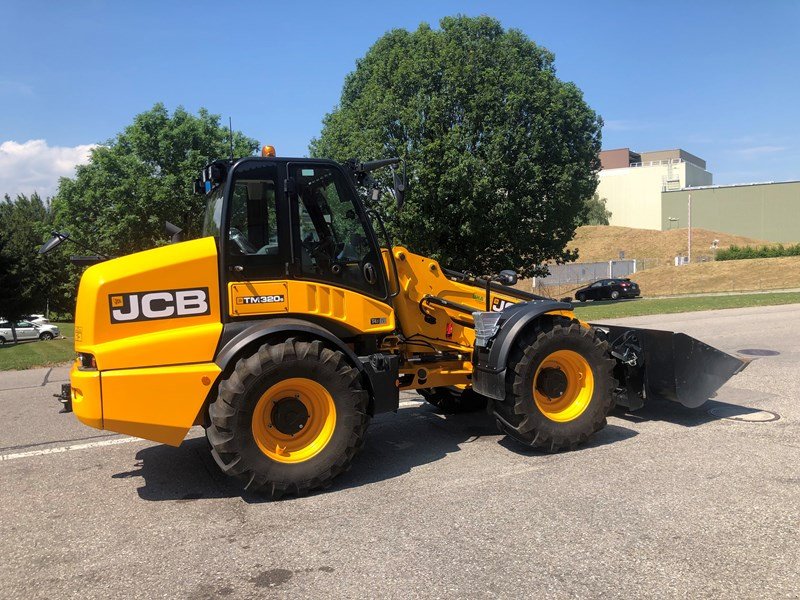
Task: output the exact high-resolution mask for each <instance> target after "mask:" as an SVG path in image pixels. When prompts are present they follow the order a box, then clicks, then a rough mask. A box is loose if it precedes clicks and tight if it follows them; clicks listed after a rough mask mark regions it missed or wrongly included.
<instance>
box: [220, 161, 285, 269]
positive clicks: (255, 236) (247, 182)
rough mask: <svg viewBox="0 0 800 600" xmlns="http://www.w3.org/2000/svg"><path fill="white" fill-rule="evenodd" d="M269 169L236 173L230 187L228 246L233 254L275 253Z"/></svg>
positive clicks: (272, 181)
mask: <svg viewBox="0 0 800 600" xmlns="http://www.w3.org/2000/svg"><path fill="white" fill-rule="evenodd" d="M271 170H272V169H259V170H258V171H259V172H257V173H250V174H248V173H244V174H241V175H239V176H237V177H236V178H235V180H234V182H233V185H232V188H231V206H230V226H229V227H228V239H229V241H230V243H229V244H228V250H229V252H230V253H231V254H234V255H265V256H277V255H278V223H277V220H276V213H277V210H276V206H277V205H276V202H277V197H278V195H277V192H276V188H277V185H276V179H277V178H276V177H274V176H272V177H269V176H267V175H270V174H269V173H265V171H271Z"/></svg>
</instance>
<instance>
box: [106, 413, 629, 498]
mask: <svg viewBox="0 0 800 600" xmlns="http://www.w3.org/2000/svg"><path fill="white" fill-rule="evenodd" d="M636 435H638V433H637V432H636V431H634V430H632V429H628V428H626V427H621V426H618V425H613V424H609V425H608V426H607V427H606V428H604V429H603V430H601V431H599V432H598V433H597V434H596V435H595V436H593V437H592V438H591V439H590V440H589V442H588V443H586V444H584V445H582V446H580V447H579V448H578V449H577V450H575V451H574V452H578V453H579V452H581V450H588V449H591V448H597V447H600V446H605V445H608V444H614V443H617V442H620V441H623V440H627V439H630V438H632V437H635V436H636ZM486 439H489V440H492V439H493V440H494V443H497V444H499V445H500V446H502V447H503V449H504V451H511V452H514V453H516V454H519V455H521V456H531V457H538V458H539V459H541V460H551V459H554V458H556V457H558V456H563V455H564V453H560V454H547V453H545V452H543V451H541V450H536V449H530V448H526V447H525V446H523V445H522V444H520V443H518V442H515V441H514V440H511V439H509V438H507V437H506V436H505V435H502V434H500V433H499V432H498V430H497V428H496V427H495V425H494V421H493V420H492V418H491V417H490V416H489V415H487V414H486V413H485V412H483V411H481V412H477V413H471V414H460V415H444V414H440V413H438V412H437V410H436V409H435V408H433V407H431V406H428V405H423V406H419V407H414V408H408V409H403V410H401V411H400V412H399V414H398V415H395V416H391V415H384V416H380V417H378V418H376V419H375V420H374V421H373V423H372V424H371V426H370V428H369V429H368V431H367V439H366V442H365V444H364V448H363V450H362V452H361V453H360V454H359V455H358V456H357V457H356V459H355V460H354V461H353V464H352V467H351V469H350V470H349V471H348V472H347V473H345V474H343V475H341V476H340V477H339V478H337V479H336V481H335V482H334V484H333V485H332V486H331V487H329V488H327V489H326V490H322V491H321V492H318V493H322V494H326V493H327V494H330V493H336V492H340V491H343V490H346V489H350V488H357V487H361V486H365V485H369V484H372V483H377V482H380V481H385V480H388V479H392V478H395V477H399V476H401V475H405V474H407V473H409V472H410V471H411V470H412V469H414V468H416V467H419V466H422V465H425V464H428V463H432V462H435V461H438V460H441V459H443V458H445V457H446V456H447V455H448V454H452V453H454V452H458V451H459V450H461V449H462V447H463V446H464V445H466V444H472V443H476V442H479V441H484V440H486ZM136 461H137V463H136V465H135V468H134V469H133V470H130V471H125V472H120V473H116V474H114V475H112V477H113V478H115V479H127V478H137V477H141V478H142V485H141V486H140V487H139V488H138V490H137V491H138V494H139V497H140V498H141V499H143V500H150V501H161V500H172V501H192V500H200V499H211V498H231V497H241V498H242V499H243V500H244V501H245V502H247V503H252V504H256V503H261V502H264V501H266V500H265V499H264V498H262V497H261V496H259V495H257V494H253V493H248V492H246V491H244V492H243V491H242V488H241V484H240V483H239V482H238V481H236V480H235V479H231V478H230V477H227V476H226V475H224V474H223V473H222V472H221V471H220V470H219V468H218V467H217V465H216V464H215V462H214V459H213V458H212V457H211V452H210V449H209V446H208V442H207V441H206V439H205V438H202V437H200V438H191V439H187V440H186V441H184V442H183V444H182V445H181V446H180V447H178V448H175V447H172V446H167V445H156V446H150V447H148V448H144V449H142V450H140V451H139V452H137V453H136ZM289 501H291V498H290V499H289Z"/></svg>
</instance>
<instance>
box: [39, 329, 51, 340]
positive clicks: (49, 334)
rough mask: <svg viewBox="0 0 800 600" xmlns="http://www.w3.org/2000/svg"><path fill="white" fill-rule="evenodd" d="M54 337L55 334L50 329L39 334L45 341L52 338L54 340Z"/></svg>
mask: <svg viewBox="0 0 800 600" xmlns="http://www.w3.org/2000/svg"><path fill="white" fill-rule="evenodd" d="M53 337H54V336H53V334H52V333H50V332H49V331H45V332H44V333H42V334H41V335H40V336H39V339H40V340H42V341H43V342H49V341H50V340H52V339H53Z"/></svg>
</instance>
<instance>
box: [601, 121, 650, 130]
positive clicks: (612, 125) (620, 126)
mask: <svg viewBox="0 0 800 600" xmlns="http://www.w3.org/2000/svg"><path fill="white" fill-rule="evenodd" d="M649 128H650V125H649V124H648V123H643V122H642V121H633V120H630V119H609V120H607V121H604V122H603V130H604V131H641V130H643V129H649Z"/></svg>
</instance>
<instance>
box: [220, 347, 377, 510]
mask: <svg viewBox="0 0 800 600" xmlns="http://www.w3.org/2000/svg"><path fill="white" fill-rule="evenodd" d="M289 378H302V379H306V380H313V381H314V382H316V383H318V384H320V385H321V386H322V387H323V388H324V389H325V391H326V392H327V393H328V394H330V396H331V397H332V399H333V403H334V405H335V413H336V424H335V427H334V429H333V433H332V434H331V437H330V440H329V441H328V442H327V444H326V445H325V446H324V447H323V448H322V449H321V450H320V451H319V452H318V453H317V454H316V455H314V456H313V457H310V458H308V459H306V460H303V461H302V462H294V463H288V462H279V461H277V460H274V459H273V458H270V457H269V456H268V455H267V454H266V453H264V452H263V451H262V450H261V448H260V447H259V445H258V443H257V441H256V439H255V436H254V433H253V414H254V411H255V408H256V405H257V403H258V401H259V399H260V398H261V396H262V394H264V393H265V392H266V391H267V390H268V389H270V387H271V386H273V385H275V384H276V383H279V382H281V381H283V380H286V379H289ZM368 403H369V396H368V393H367V392H366V391H365V390H363V389H362V387H361V382H360V375H359V372H358V370H357V369H356V368H355V367H353V366H352V365H351V364H350V363H349V362H348V361H347V360H346V358H345V356H344V354H342V353H341V352H339V351H336V350H331V349H330V348H327V347H325V346H323V345H322V342H320V341H319V340H315V341H311V342H309V341H299V340H296V339H294V338H292V339H288V340H286V341H285V342H281V343H277V344H265V345H263V346H261V347H260V348H259V349H258V352H256V353H255V354H253V355H252V356H249V357H245V358H242V359H240V360H239V361H238V362H237V363H236V367H235V369H234V371H233V372H232V373H231V374H230V376H228V378H227V379H225V380H223V381H222V382H221V383H220V385H219V394H218V396H217V399H216V400H215V401H214V402H212V403H211V405H210V406H209V419H210V425H209V427H208V429H206V436H207V437H208V441H209V443H210V444H211V447H212V451H211V453H212V455H213V457H214V459H215V460H216V462H217V464H218V465H219V467H220V468H221V469H222V471H223V472H224V473H226V474H228V475H233V476H236V477H238V478H239V479H240V480H242V481H243V482H244V483H245V489H247V490H248V491H257V492H259V493H261V494H263V495H265V496H267V497H269V498H271V499H278V498H280V497H281V496H282V495H284V494H295V495H303V494H305V493H307V492H309V491H311V490H314V489H318V488H323V487H327V486H328V485H330V483H331V481H332V480H333V478H334V477H336V476H337V475H339V474H340V473H343V472H344V471H346V470H347V469H348V468H349V467H350V463H351V461H352V460H353V457H355V455H356V454H357V452H358V451H359V450H360V449H361V446H362V445H363V442H364V435H365V432H366V429H367V425H368V422H369V416H368V414H367V407H368Z"/></svg>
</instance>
